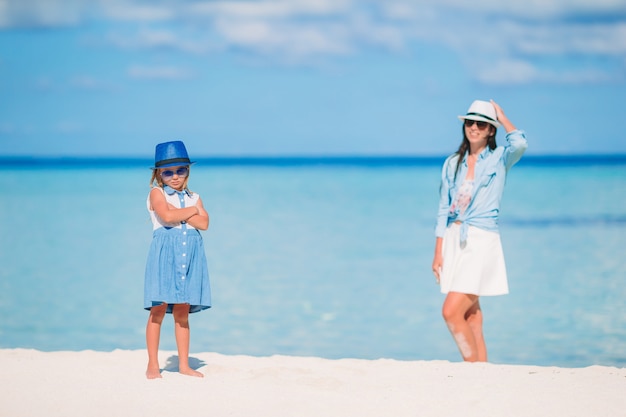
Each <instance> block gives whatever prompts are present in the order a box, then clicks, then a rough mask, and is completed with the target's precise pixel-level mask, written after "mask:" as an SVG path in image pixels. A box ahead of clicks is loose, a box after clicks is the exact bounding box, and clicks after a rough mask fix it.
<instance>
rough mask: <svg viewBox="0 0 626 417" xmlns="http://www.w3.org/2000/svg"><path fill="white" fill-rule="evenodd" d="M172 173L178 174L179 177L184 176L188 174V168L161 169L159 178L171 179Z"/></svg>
mask: <svg viewBox="0 0 626 417" xmlns="http://www.w3.org/2000/svg"><path fill="white" fill-rule="evenodd" d="M174 174H176V175H178V176H179V177H183V178H184V177H186V176H187V175H189V168H187V167H180V168H178V169H177V170H176V171H174V170H171V169H166V170H165V171H161V178H162V179H164V180H166V181H167V180H170V179H172V177H173V176H174Z"/></svg>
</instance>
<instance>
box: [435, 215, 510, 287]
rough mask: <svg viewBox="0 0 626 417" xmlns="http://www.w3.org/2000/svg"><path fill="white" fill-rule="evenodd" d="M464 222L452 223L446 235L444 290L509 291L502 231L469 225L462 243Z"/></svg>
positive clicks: (442, 278) (442, 272)
mask: <svg viewBox="0 0 626 417" xmlns="http://www.w3.org/2000/svg"><path fill="white" fill-rule="evenodd" d="M460 235H461V226H460V225H459V224H456V223H452V224H451V225H450V226H448V228H447V229H446V233H445V235H444V238H443V248H442V255H443V267H442V270H441V277H440V278H441V281H440V285H441V292H442V293H444V294H447V293H449V292H459V293H463V294H474V295H503V294H508V293H509V284H508V281H507V276H506V265H505V263H504V253H503V252H502V243H501V242H500V234H499V233H496V232H489V231H486V230H483V229H479V228H478V227H474V226H469V227H468V231H467V242H466V244H465V246H464V247H461V242H460V241H461V239H460Z"/></svg>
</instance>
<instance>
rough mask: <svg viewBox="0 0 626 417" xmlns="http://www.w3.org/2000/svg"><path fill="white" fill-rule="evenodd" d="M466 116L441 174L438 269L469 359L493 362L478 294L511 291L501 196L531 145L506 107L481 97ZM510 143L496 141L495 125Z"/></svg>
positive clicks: (448, 311)
mask: <svg viewBox="0 0 626 417" xmlns="http://www.w3.org/2000/svg"><path fill="white" fill-rule="evenodd" d="M459 119H461V120H462V121H463V141H462V142H461V146H460V147H459V149H458V151H457V152H456V153H454V154H453V155H451V156H450V157H448V158H447V159H446V161H445V163H444V166H443V171H442V175H441V188H440V199H439V211H438V215H437V228H436V231H435V233H436V244H435V256H434V259H433V265H432V268H433V273H434V274H435V277H436V279H437V281H439V282H440V285H441V292H442V293H444V294H447V295H446V299H445V301H444V303H443V309H442V314H443V318H444V320H445V321H446V324H447V326H448V329H449V330H450V333H451V334H452V337H453V338H454V341H455V342H456V344H457V347H458V348H459V351H460V352H461V356H463V359H464V360H466V361H472V362H474V361H486V360H487V347H486V345H485V341H484V339H483V326H482V324H483V315H482V310H481V309H480V303H479V301H478V298H479V297H480V296H481V295H500V294H506V293H508V291H509V288H508V283H507V276H506V269H505V264H504V255H503V253H502V245H501V243H500V235H499V233H498V215H499V213H500V199H501V198H502V192H503V190H504V183H505V179H506V175H507V173H508V171H509V169H510V168H511V167H512V166H513V165H514V164H515V163H516V162H517V161H519V159H520V158H521V157H522V155H523V154H524V151H525V150H526V148H527V146H528V145H527V142H526V137H525V135H524V132H522V131H521V130H517V129H516V128H515V126H514V125H513V123H511V121H510V120H509V119H508V118H507V117H506V116H505V114H504V112H503V111H502V108H500V106H499V105H497V104H496V103H495V102H494V101H493V100H492V101H491V102H487V101H480V100H476V101H474V102H473V103H472V105H471V106H470V108H469V110H468V111H467V114H466V115H465V116H459ZM500 125H502V127H504V130H505V131H506V141H507V143H506V145H505V146H497V145H496V130H497V128H498V127H499V126H500Z"/></svg>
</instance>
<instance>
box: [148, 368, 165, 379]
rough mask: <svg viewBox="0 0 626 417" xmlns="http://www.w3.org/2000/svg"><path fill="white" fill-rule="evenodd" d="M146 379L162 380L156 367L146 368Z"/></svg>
mask: <svg viewBox="0 0 626 417" xmlns="http://www.w3.org/2000/svg"><path fill="white" fill-rule="evenodd" d="M146 377H147V378H148V379H157V378H163V375H161V370H160V369H159V368H158V367H157V368H156V369H155V368H150V367H148V369H146Z"/></svg>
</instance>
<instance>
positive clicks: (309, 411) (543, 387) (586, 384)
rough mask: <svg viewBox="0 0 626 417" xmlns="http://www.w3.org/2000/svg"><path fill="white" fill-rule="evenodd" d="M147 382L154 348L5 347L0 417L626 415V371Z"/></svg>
mask: <svg viewBox="0 0 626 417" xmlns="http://www.w3.org/2000/svg"><path fill="white" fill-rule="evenodd" d="M160 358H161V366H162V367H164V370H163V378H162V379H158V380H147V379H146V378H145V376H144V371H145V365H146V352H145V351H143V350H137V351H121V350H117V351H113V352H95V351H82V352H40V351H36V350H29V349H4V350H0V385H1V386H0V416H7V417H8V416H11V417H22V416H33V417H34V416H37V417H40V416H47V417H54V416H63V417H74V416H76V417H79V416H80V417H84V416H90V417H96V416H107V417H110V416H173V415H192V416H205V415H206V416H218V417H219V416H242V417H244V416H245V417H249V416H275V417H282V416H284V417H296V416H297V417H306V416H311V417H313V416H315V417H320V416H346V417H347V416H359V417H368V416H372V417H373V416H377V417H381V416H393V417H403V416H468V417H472V416H476V417H478V416H481V417H485V416H487V417H489V416H493V417H495V416H498V417H501V416H525V417H527V416H559V417H564V416H594V417H596V416H624V415H626V369H624V368H612V367H603V366H592V367H588V368H576V369H567V368H557V367H539V366H519V365H498V364H490V363H480V364H470V363H462V362H458V363H452V362H447V361H397V360H389V359H379V360H359V359H340V360H328V359H321V358H313V357H290V356H271V357H251V356H227V355H221V354H217V353H197V354H192V355H191V360H190V364H191V365H192V366H193V367H194V368H197V369H198V370H200V371H201V372H203V373H204V374H205V378H194V377H188V376H183V375H180V374H178V373H177V363H176V360H177V356H176V353H175V352H161V354H160Z"/></svg>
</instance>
